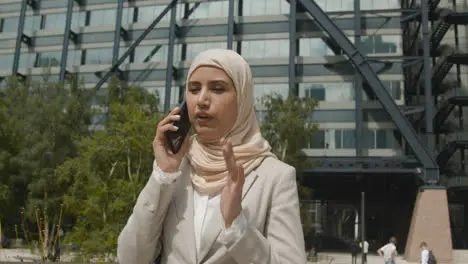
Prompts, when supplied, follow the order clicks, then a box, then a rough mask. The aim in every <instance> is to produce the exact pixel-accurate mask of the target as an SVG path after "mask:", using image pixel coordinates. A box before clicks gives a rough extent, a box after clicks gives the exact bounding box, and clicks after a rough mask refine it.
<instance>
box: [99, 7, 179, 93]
mask: <svg viewBox="0 0 468 264" xmlns="http://www.w3.org/2000/svg"><path fill="white" fill-rule="evenodd" d="M176 4H177V0H172V1H171V2H170V3H169V4H168V5H167V6H166V7H165V8H164V10H163V11H162V12H161V13H160V14H159V15H158V16H157V17H156V19H155V20H154V21H153V22H152V23H151V24H150V25H149V26H148V27H147V28H146V29H145V31H143V33H142V34H141V35H140V36H139V37H138V39H136V40H135V42H133V43H132V45H131V46H130V47H129V48H128V50H127V51H126V52H125V53H124V54H122V56H121V57H120V58H119V59H118V60H117V62H116V63H113V64H112V67H111V68H110V69H109V70H108V71H107V72H106V73H105V74H104V75H103V76H102V78H101V79H100V80H99V82H98V83H97V84H96V86H95V87H94V89H96V90H99V89H100V88H101V86H102V85H103V84H104V83H105V82H106V81H107V80H108V79H109V77H111V75H112V73H113V72H115V71H116V70H117V69H118V68H119V67H120V65H122V63H123V62H124V61H125V60H126V59H127V57H128V56H130V54H131V53H132V52H133V51H134V50H135V48H136V47H138V45H140V43H141V42H142V41H143V40H144V39H145V38H146V36H148V34H149V33H150V32H151V31H152V30H153V29H154V27H155V26H156V25H157V24H158V23H159V22H160V21H161V20H162V19H163V17H164V16H165V15H166V14H167V12H169V10H171V9H172V8H173V7H174V6H175V5H176Z"/></svg>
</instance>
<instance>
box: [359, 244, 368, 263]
mask: <svg viewBox="0 0 468 264" xmlns="http://www.w3.org/2000/svg"><path fill="white" fill-rule="evenodd" d="M359 247H360V248H361V249H362V260H363V263H367V253H368V252H369V243H368V242H367V241H366V240H364V242H360V243H359Z"/></svg>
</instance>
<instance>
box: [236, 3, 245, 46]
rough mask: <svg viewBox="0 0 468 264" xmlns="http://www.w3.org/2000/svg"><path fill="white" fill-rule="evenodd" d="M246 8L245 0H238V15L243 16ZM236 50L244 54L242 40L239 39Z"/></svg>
mask: <svg viewBox="0 0 468 264" xmlns="http://www.w3.org/2000/svg"><path fill="white" fill-rule="evenodd" d="M243 9H244V0H237V17H242V16H243V15H244V14H243V12H244V11H243ZM236 51H237V53H239V54H242V41H241V40H239V41H237V46H236Z"/></svg>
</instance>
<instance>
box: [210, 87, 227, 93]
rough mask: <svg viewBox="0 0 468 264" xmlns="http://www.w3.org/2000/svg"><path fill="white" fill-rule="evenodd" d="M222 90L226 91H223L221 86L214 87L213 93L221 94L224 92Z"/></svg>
mask: <svg viewBox="0 0 468 264" xmlns="http://www.w3.org/2000/svg"><path fill="white" fill-rule="evenodd" d="M224 90H226V89H224V87H222V86H215V87H214V88H213V91H214V92H216V93H222V92H224Z"/></svg>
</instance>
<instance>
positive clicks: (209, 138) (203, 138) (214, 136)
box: [196, 128, 222, 144]
mask: <svg viewBox="0 0 468 264" xmlns="http://www.w3.org/2000/svg"><path fill="white" fill-rule="evenodd" d="M196 137H197V140H198V142H200V143H204V144H212V143H217V142H219V141H220V140H221V138H222V135H220V134H219V133H216V132H215V131H213V130H210V129H206V128H204V129H200V130H197V131H196Z"/></svg>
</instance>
